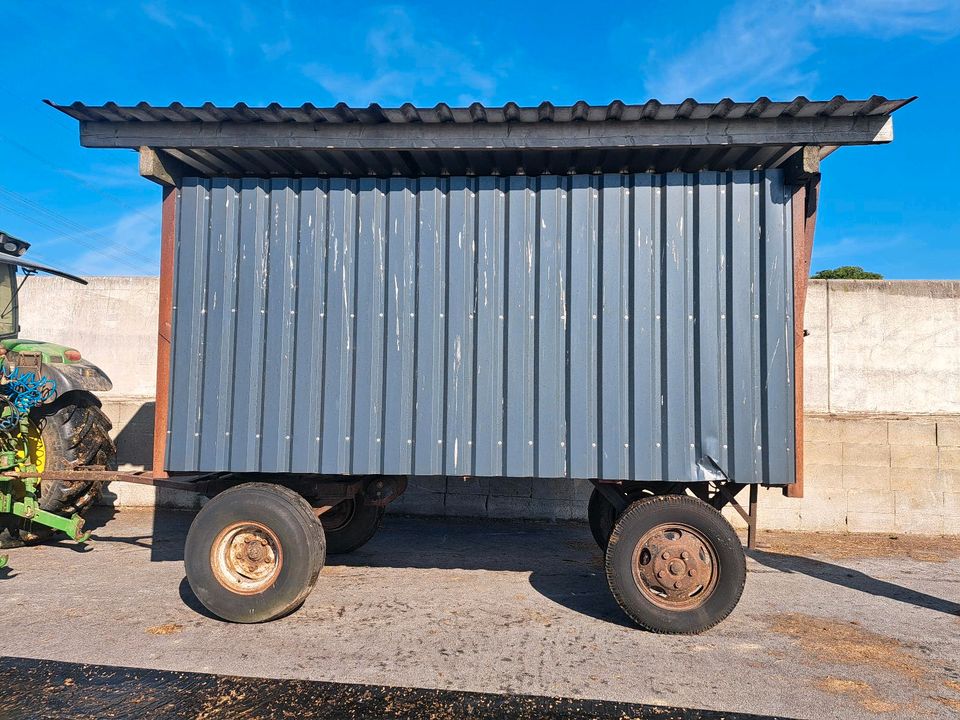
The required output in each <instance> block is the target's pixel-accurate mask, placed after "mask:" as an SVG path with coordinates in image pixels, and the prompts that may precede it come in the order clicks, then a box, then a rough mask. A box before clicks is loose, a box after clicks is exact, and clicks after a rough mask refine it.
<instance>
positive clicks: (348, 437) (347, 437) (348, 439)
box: [258, 435, 350, 442]
mask: <svg viewBox="0 0 960 720" xmlns="http://www.w3.org/2000/svg"><path fill="white" fill-rule="evenodd" d="M258 437H259V436H258ZM344 440H346V441H347V442H350V436H349V435H347V436H346V437H345V438H344Z"/></svg>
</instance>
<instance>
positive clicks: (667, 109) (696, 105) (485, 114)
mask: <svg viewBox="0 0 960 720" xmlns="http://www.w3.org/2000/svg"><path fill="white" fill-rule="evenodd" d="M913 99H914V98H906V99H898V100H888V99H887V98H885V97H882V96H879V95H873V96H871V97H870V98H868V99H866V100H847V99H846V98H845V97H843V96H842V95H837V96H836V97H834V98H831V99H830V100H817V101H811V100H808V99H807V98H805V97H802V96H800V97H797V98H795V99H793V100H790V101H786V102H772V101H771V100H770V99H769V98H766V97H760V98H758V99H756V100H753V101H750V102H734V101H733V100H731V99H730V98H724V99H722V100H720V101H719V102H716V103H701V102H697V101H696V100H694V99H693V98H688V99H686V100H684V101H683V102H682V103H678V104H665V103H661V102H660V101H658V100H648V101H647V102H646V103H642V104H627V103H624V102H623V101H621V100H614V101H613V102H611V103H609V104H607V105H590V104H588V103H586V102H584V101H583V100H580V101H578V102H576V103H574V104H573V105H554V104H553V103H551V102H548V101H544V102H542V103H540V104H539V105H537V106H526V107H521V106H520V105H518V104H517V103H514V102H508V103H506V104H505V105H503V106H500V107H497V106H492V105H490V106H488V105H482V104H480V103H473V104H472V105H470V106H469V107H451V106H449V105H447V104H446V103H438V104H437V105H435V106H433V107H432V108H427V107H423V108H418V107H415V106H413V105H411V104H410V103H404V104H403V105H401V106H399V107H393V108H385V107H381V106H380V105H378V104H377V103H372V104H371V105H369V106H367V107H351V106H349V105H347V104H345V103H339V104H337V105H336V106H335V107H328V108H318V107H315V106H314V105H313V104H312V103H305V104H303V105H301V106H299V107H295V106H290V107H285V106H281V105H279V104H278V103H271V104H270V105H268V106H267V107H261V108H251V107H249V106H248V105H246V104H245V103H237V104H236V105H234V106H232V107H229V106H222V107H220V106H215V105H213V104H212V103H209V102H207V103H204V104H203V105H202V106H199V107H185V106H184V105H181V104H180V103H171V104H170V105H167V106H165V107H164V106H153V105H150V104H148V103H145V102H141V103H138V104H137V105H135V106H130V107H122V106H119V105H117V104H116V103H113V102H108V103H106V104H104V105H99V106H98V105H86V104H84V103H81V102H74V103H72V104H70V105H58V104H56V103H54V102H51V101H50V100H45V101H44V102H46V103H47V104H48V105H51V106H52V107H55V108H57V109H58V110H60V111H62V112H64V113H66V114H67V115H69V116H70V117H73V118H75V119H77V120H84V121H98V122H126V121H130V120H133V121H139V122H162V121H172V122H198V121H200V122H237V123H248V122H264V123H285V122H289V123H316V122H327V123H365V124H379V123H416V122H422V123H447V122H452V123H459V124H469V123H503V122H522V123H536V122H560V123H566V122H609V121H616V120H622V121H636V120H641V119H647V120H658V121H669V120H678V119H684V118H690V119H693V120H701V119H706V118H717V117H726V118H730V119H732V120H733V119H740V118H744V117H758V118H763V119H775V118H778V117H782V116H790V117H817V116H821V117H851V116H854V115H889V114H890V113H892V112H894V111H895V110H898V109H899V108H901V107H903V106H904V105H906V104H907V103H909V102H911V101H912V100H913Z"/></svg>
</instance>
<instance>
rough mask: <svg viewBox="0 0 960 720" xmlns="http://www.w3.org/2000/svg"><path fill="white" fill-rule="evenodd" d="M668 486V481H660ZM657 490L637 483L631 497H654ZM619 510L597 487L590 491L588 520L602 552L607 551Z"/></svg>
mask: <svg viewBox="0 0 960 720" xmlns="http://www.w3.org/2000/svg"><path fill="white" fill-rule="evenodd" d="M659 484H660V485H662V486H664V487H665V486H666V483H659ZM654 495H657V492H656V491H655V490H654V489H653V488H652V487H651V486H650V485H643V484H637V485H635V486H634V487H633V488H632V492H631V493H630V499H631V501H633V500H640V499H642V498H644V497H653V496H654ZM617 518H618V515H617V510H616V508H615V507H614V506H613V504H612V503H611V502H610V501H609V500H607V498H606V497H605V496H604V495H603V494H602V493H601V492H600V491H599V490H598V489H597V488H596V487H594V488H593V492H591V493H590V499H589V500H588V501H587V521H588V522H589V523H590V533H591V534H592V535H593V539H594V540H595V541H596V543H597V545H598V546H599V547H600V551H601V552H606V551H607V543H608V542H609V541H610V533H612V532H613V526H614V525H615V524H616V523H617Z"/></svg>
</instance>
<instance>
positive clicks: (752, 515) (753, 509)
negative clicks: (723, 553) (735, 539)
mask: <svg viewBox="0 0 960 720" xmlns="http://www.w3.org/2000/svg"><path fill="white" fill-rule="evenodd" d="M730 487H732V488H733V492H731V491H730V490H729V489H728V487H727V485H726V484H724V483H717V495H718V497H719V499H720V500H721V502H720V503H714V507H717V505H718V504H719V507H717V509H718V510H720V509H721V508H723V506H724V505H730V506H731V507H733V509H734V510H736V511H737V514H738V515H740V517H742V518H743V519H744V521H745V522H746V523H747V548H749V549H750V550H753V549H755V548H756V546H757V496H758V494H759V492H758V490H757V485H756V484H751V485H748V486H747V487H749V488H750V497H749V505H748V508H749V510H745V509H744V507H743V505H741V504H740V503H739V502H738V501H737V495H738V494H739V493H740V491H741V490H742V489H743V485H734V484H731V486H730Z"/></svg>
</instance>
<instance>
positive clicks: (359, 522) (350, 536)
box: [319, 497, 386, 555]
mask: <svg viewBox="0 0 960 720" xmlns="http://www.w3.org/2000/svg"><path fill="white" fill-rule="evenodd" d="M344 502H346V503H354V514H353V517H352V518H350V520H349V521H348V522H347V524H346V525H343V526H342V527H341V528H339V529H332V528H330V527H329V524H324V522H323V519H324V517H325V514H324V515H321V516H320V518H319V520H320V524H321V525H323V534H324V536H325V537H326V539H327V554H328V555H344V554H346V553H349V552H353V551H354V550H356V549H357V548H359V547H361V546H362V545H365V544H366V543H368V542H369V541H370V540H371V539H372V538H373V536H374V535H375V534H376V533H377V530H379V529H380V525H381V524H382V523H383V514H384V511H385V510H386V508H384V507H382V506H378V505H370V504H369V503H365V502H363V498H362V497H357V498H354V499H352V500H344Z"/></svg>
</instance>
